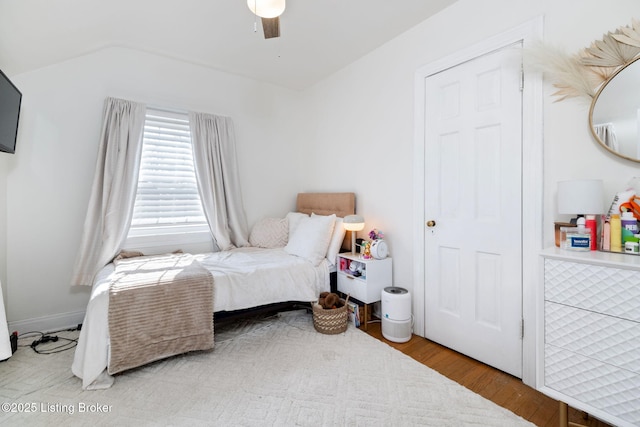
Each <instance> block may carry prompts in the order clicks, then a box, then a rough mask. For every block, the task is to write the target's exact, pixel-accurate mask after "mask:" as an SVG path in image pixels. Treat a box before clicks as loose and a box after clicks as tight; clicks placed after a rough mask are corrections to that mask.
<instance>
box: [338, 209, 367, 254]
mask: <svg viewBox="0 0 640 427" xmlns="http://www.w3.org/2000/svg"><path fill="white" fill-rule="evenodd" d="M342 225H343V226H344V228H345V230H348V231H350V232H351V253H352V254H353V255H355V254H356V231H360V230H362V229H363V228H364V218H363V217H362V216H360V215H347V216H345V217H344V219H343V221H342Z"/></svg>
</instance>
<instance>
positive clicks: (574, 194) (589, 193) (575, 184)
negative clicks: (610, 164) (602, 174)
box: [558, 179, 604, 223]
mask: <svg viewBox="0 0 640 427" xmlns="http://www.w3.org/2000/svg"><path fill="white" fill-rule="evenodd" d="M603 200H604V186H603V183H602V180H601V179H571V180H567V181H560V182H558V213H561V214H569V215H577V216H578V217H582V216H584V215H600V214H602V213H604V202H603ZM575 220H577V218H575V219H572V220H571V222H572V223H573V222H574V221H575Z"/></svg>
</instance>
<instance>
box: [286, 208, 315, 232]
mask: <svg viewBox="0 0 640 427" xmlns="http://www.w3.org/2000/svg"><path fill="white" fill-rule="evenodd" d="M308 217H309V215H307V214H305V213H302V212H289V213H288V214H287V216H286V217H285V218H287V221H289V237H291V236H292V235H293V232H294V230H295V229H296V228H298V224H300V221H301V220H302V218H308Z"/></svg>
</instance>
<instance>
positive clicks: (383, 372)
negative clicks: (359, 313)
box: [0, 310, 533, 427]
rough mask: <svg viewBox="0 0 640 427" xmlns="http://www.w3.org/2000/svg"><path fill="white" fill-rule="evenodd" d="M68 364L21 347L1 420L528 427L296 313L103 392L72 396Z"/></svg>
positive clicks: (234, 328)
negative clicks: (319, 329) (319, 328)
mask: <svg viewBox="0 0 640 427" xmlns="http://www.w3.org/2000/svg"><path fill="white" fill-rule="evenodd" d="M68 334H69V333H68ZM76 334H77V333H76ZM72 360H73V351H66V352H62V353H57V354H51V355H38V354H35V353H34V352H33V351H31V349H30V348H29V347H21V348H20V349H19V350H18V352H16V354H14V356H13V357H12V358H11V359H9V360H8V361H6V362H3V363H1V364H0V403H3V406H2V411H1V412H0V424H8V425H51V424H56V425H61V424H64V425H65V426H75V425H78V426H80V425H83V426H84V425H92V426H107V425H119V426H123V425H135V426H147V425H148V426H157V425H160V426H182V425H185V426H186V425H189V426H193V425H211V426H343V425H344V426H413V425H415V426H505V427H506V426H509V427H513V426H532V425H533V424H531V423H529V422H527V421H525V420H523V419H522V418H520V417H518V416H516V415H515V414H513V413H512V412H510V411H508V410H506V409H504V408H502V407H500V406H498V405H496V404H494V403H492V402H490V401H488V400H486V399H484V398H483V397H481V396H479V395H477V394H475V393H473V392H471V391H469V390H468V389H466V388H464V387H462V386H461V385H459V384H457V383H455V382H453V381H451V380H449V379H447V378H445V377H444V376H442V375H440V374H439V373H437V372H435V371H433V370H432V369H429V368H427V367H425V366H424V365H422V364H420V363H418V362H416V361H415V360H413V359H411V358H410V357H408V356H406V355H404V354H402V353H401V352H399V351H397V350H395V349H394V348H392V347H391V346H389V345H387V344H385V343H383V342H381V341H379V340H377V339H375V338H372V337H371V336H369V335H367V334H366V333H364V332H362V331H360V330H358V329H356V328H354V327H353V326H352V325H349V328H348V329H347V331H346V332H345V333H342V334H339V335H323V334H320V333H318V332H316V331H315V329H314V328H313V322H312V317H311V314H310V313H308V312H306V311H304V310H299V311H292V312H286V313H280V314H278V315H276V316H271V317H268V318H264V317H263V318H254V319H247V320H241V321H234V322H229V323H227V324H223V325H220V326H219V325H217V324H216V344H215V348H214V349H213V350H211V351H202V352H193V353H189V354H186V355H182V356H176V357H172V358H170V359H165V360H162V361H159V362H155V363H153V364H150V365H147V366H145V367H142V368H138V369H134V370H131V371H127V372H124V373H122V374H120V375H118V376H117V377H116V381H115V384H114V385H113V386H112V387H111V388H109V389H106V390H96V391H83V390H82V387H81V381H80V380H79V379H78V378H76V377H74V376H73V375H72V374H71V363H72Z"/></svg>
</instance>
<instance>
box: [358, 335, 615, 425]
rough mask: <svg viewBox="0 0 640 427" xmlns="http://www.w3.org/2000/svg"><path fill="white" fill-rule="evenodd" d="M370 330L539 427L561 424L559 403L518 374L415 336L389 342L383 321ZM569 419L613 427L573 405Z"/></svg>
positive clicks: (425, 363)
mask: <svg viewBox="0 0 640 427" xmlns="http://www.w3.org/2000/svg"><path fill="white" fill-rule="evenodd" d="M367 333H368V334H369V335H371V336H373V337H375V338H377V339H379V340H381V341H384V342H386V343H387V344H389V345H391V346H392V347H394V348H396V349H398V350H400V351H401V352H403V353H404V354H406V355H407V356H410V357H412V358H413V359H415V360H417V361H418V362H420V363H422V364H424V365H426V366H428V367H430V368H432V369H434V370H436V371H438V372H440V373H441V374H442V375H444V376H446V377H448V378H450V379H452V380H453V381H456V382H457V383H459V384H461V385H463V386H465V387H467V388H468V389H470V390H472V391H474V392H475V393H478V394H479V395H481V396H483V397H485V398H486V399H489V400H491V401H493V402H494V403H496V404H498V405H500V406H502V407H504V408H507V409H509V410H510V411H512V412H514V413H516V414H517V415H519V416H521V417H522V418H524V419H526V420H529V421H530V422H532V423H534V424H535V425H537V426H545V427H546V426H554V427H556V426H558V425H559V405H558V402H557V401H556V400H554V399H551V398H550V397H547V396H545V395H544V394H542V393H540V392H538V391H536V390H534V389H533V388H531V387H529V386H527V385H525V384H524V383H522V381H521V380H520V379H518V378H516V377H513V376H511V375H509V374H506V373H504V372H502V371H499V370H497V369H494V368H492V367H490V366H487V365H485V364H483V363H480V362H478V361H477V360H474V359H471V358H469V357H467V356H464V355H462V354H460V353H457V352H455V351H453V350H450V349H448V348H446V347H443V346H441V345H439V344H437V343H434V342H432V341H429V340H427V339H425V338H422V337H418V336H415V335H414V336H413V337H412V338H411V340H409V341H408V342H406V343H401V344H400V343H394V342H391V341H387V340H386V339H385V338H384V337H383V336H382V332H381V331H380V323H379V322H378V323H370V324H369V325H368V331H367ZM569 421H570V422H574V423H580V424H583V425H586V426H589V427H609V425H608V424H605V423H603V422H601V421H598V420H596V419H594V418H592V417H588V416H586V414H584V413H583V412H580V411H578V410H575V409H573V408H569Z"/></svg>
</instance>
